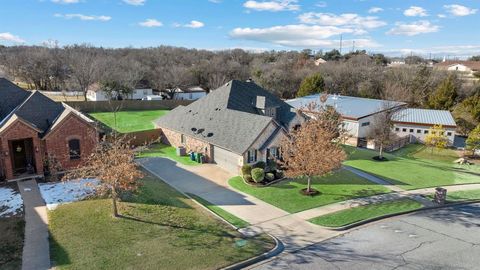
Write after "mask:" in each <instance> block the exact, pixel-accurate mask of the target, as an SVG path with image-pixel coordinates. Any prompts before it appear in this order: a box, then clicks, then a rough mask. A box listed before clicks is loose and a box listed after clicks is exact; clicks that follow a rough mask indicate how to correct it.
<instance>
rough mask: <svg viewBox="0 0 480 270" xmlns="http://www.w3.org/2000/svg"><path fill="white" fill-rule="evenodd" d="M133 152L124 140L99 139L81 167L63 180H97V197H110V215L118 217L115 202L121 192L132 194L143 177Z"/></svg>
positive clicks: (116, 138)
mask: <svg viewBox="0 0 480 270" xmlns="http://www.w3.org/2000/svg"><path fill="white" fill-rule="evenodd" d="M134 158H135V153H134V150H133V149H132V148H131V147H130V143H129V141H128V140H126V139H125V137H116V136H114V138H113V139H112V140H111V141H108V142H107V141H105V140H102V141H101V142H100V143H99V144H98V145H97V147H96V149H95V151H94V152H93V153H92V154H91V155H90V156H89V157H87V158H86V160H85V162H84V165H83V166H82V167H80V168H78V169H77V170H74V171H72V172H70V173H68V174H67V175H66V176H65V177H64V179H85V178H95V179H98V180H99V181H100V183H101V184H100V185H99V186H98V187H97V188H96V190H97V192H99V193H100V194H109V195H110V196H111V197H112V206H113V209H112V210H113V216H114V217H118V216H119V214H118V208H117V200H118V196H119V194H120V193H121V192H124V191H134V190H136V189H137V188H138V187H139V182H138V179H140V178H141V177H143V174H142V172H141V171H140V170H139V169H138V164H137V163H135V161H134Z"/></svg>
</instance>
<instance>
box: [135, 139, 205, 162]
mask: <svg viewBox="0 0 480 270" xmlns="http://www.w3.org/2000/svg"><path fill="white" fill-rule="evenodd" d="M146 157H166V158H170V159H173V160H175V161H177V162H180V163H182V164H183V165H198V164H199V163H197V162H195V161H193V160H191V159H190V157H189V156H183V157H180V156H177V149H175V147H172V146H169V145H165V144H161V143H157V144H153V145H151V146H149V147H148V149H147V150H145V151H142V152H141V153H139V154H138V155H137V158H146Z"/></svg>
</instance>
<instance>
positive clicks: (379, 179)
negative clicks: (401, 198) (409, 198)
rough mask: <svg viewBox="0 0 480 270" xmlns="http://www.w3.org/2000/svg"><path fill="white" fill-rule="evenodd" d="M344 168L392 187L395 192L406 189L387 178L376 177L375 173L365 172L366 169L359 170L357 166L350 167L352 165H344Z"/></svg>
mask: <svg viewBox="0 0 480 270" xmlns="http://www.w3.org/2000/svg"><path fill="white" fill-rule="evenodd" d="M343 168H344V169H345V170H347V171H350V172H352V173H354V174H356V175H358V176H360V177H363V178H365V179H367V180H368V181H370V182H373V183H375V184H379V185H382V186H384V187H386V188H388V189H390V190H391V191H395V192H402V191H405V190H404V189H401V188H399V187H397V186H395V185H393V184H392V183H390V182H388V181H386V180H383V179H381V178H379V177H376V176H374V175H371V174H369V173H366V172H364V171H361V170H359V169H355V168H353V167H350V166H347V165H343Z"/></svg>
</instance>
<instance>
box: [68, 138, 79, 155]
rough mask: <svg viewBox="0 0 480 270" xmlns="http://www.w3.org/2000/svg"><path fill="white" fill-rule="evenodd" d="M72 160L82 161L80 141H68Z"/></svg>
mask: <svg viewBox="0 0 480 270" xmlns="http://www.w3.org/2000/svg"><path fill="white" fill-rule="evenodd" d="M68 150H69V154H70V159H80V154H81V153H80V140H79V139H71V140H69V141H68Z"/></svg>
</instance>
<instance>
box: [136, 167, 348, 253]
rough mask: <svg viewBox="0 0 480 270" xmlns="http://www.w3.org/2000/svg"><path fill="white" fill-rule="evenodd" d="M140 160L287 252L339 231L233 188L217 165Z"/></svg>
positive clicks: (245, 229)
mask: <svg viewBox="0 0 480 270" xmlns="http://www.w3.org/2000/svg"><path fill="white" fill-rule="evenodd" d="M138 163H139V164H141V165H142V166H143V167H144V168H145V169H147V170H148V171H150V172H151V173H153V174H154V175H156V176H157V177H159V178H161V179H162V180H164V181H165V182H167V183H168V184H169V185H171V186H173V187H174V188H176V189H178V190H180V191H182V192H184V193H192V194H195V195H197V196H200V197H202V198H203V199H205V200H207V201H209V202H210V203H212V204H215V205H217V206H219V207H221V208H222V209H224V210H226V211H228V212H230V213H232V214H233V215H235V216H237V217H239V218H241V219H243V220H245V221H247V222H248V223H250V224H251V226H250V227H248V228H243V229H241V230H240V232H241V233H243V234H245V235H255V234H258V233H261V232H266V233H270V234H272V235H274V236H275V237H277V238H278V239H279V240H280V241H282V243H283V245H284V247H285V251H295V250H298V249H301V248H304V247H306V246H309V245H311V244H314V243H317V242H319V241H322V240H325V239H328V238H330V237H333V236H336V235H338V234H339V232H336V231H331V230H328V229H324V228H321V227H319V226H316V225H313V224H311V223H309V222H308V221H305V220H303V219H301V218H298V217H295V216H293V215H291V214H289V213H288V212H286V211H284V210H282V209H279V208H277V207H275V206H272V205H270V204H268V203H265V202H263V201H261V200H259V199H257V198H255V197H253V196H251V195H248V194H245V193H242V192H239V191H236V190H234V189H232V188H230V187H229V186H228V183H227V181H228V179H230V178H231V177H232V176H233V175H231V174H229V173H227V172H225V171H223V170H222V169H221V168H219V167H218V166H215V165H211V164H205V165H200V166H184V165H181V164H178V163H176V162H174V161H171V160H169V159H164V158H147V159H140V160H138Z"/></svg>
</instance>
